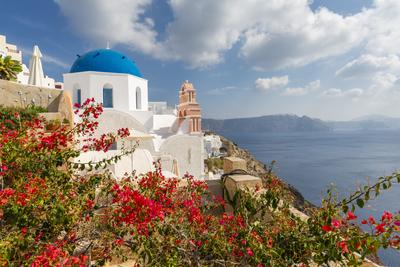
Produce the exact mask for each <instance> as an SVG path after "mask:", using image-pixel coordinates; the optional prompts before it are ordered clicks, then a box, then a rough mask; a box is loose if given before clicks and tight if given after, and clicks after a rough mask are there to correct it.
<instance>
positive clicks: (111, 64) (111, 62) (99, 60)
mask: <svg viewBox="0 0 400 267" xmlns="http://www.w3.org/2000/svg"><path fill="white" fill-rule="evenodd" d="M83 71H99V72H112V73H126V74H132V75H135V76H137V77H142V74H141V73H140V71H139V69H138V67H137V66H136V64H135V63H134V62H133V61H132V60H130V59H129V58H128V57H127V56H125V55H124V54H122V53H120V52H117V51H115V50H111V49H98V50H93V51H90V52H87V53H86V54H84V55H82V56H78V58H77V60H75V62H74V64H73V65H72V67H71V70H70V72H71V73H74V72H83Z"/></svg>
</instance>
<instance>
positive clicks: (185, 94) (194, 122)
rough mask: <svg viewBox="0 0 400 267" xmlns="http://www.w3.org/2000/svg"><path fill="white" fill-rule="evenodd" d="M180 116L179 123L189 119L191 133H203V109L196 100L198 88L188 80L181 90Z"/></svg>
mask: <svg viewBox="0 0 400 267" xmlns="http://www.w3.org/2000/svg"><path fill="white" fill-rule="evenodd" d="M178 118H179V125H181V124H182V123H183V121H185V120H187V121H188V123H189V134H198V133H201V109H200V105H199V103H197V102H196V89H195V88H194V87H193V84H191V83H189V81H188V80H186V81H185V82H184V83H183V84H182V86H181V89H180V90H179V105H178Z"/></svg>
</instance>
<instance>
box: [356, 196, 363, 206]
mask: <svg viewBox="0 0 400 267" xmlns="http://www.w3.org/2000/svg"><path fill="white" fill-rule="evenodd" d="M357 205H358V206H359V207H360V208H363V207H364V200H362V199H361V198H359V199H357Z"/></svg>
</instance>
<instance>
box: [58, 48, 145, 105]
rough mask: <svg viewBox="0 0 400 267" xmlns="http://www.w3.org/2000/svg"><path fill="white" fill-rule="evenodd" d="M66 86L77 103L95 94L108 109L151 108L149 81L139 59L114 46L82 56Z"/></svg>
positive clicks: (73, 67)
mask: <svg viewBox="0 0 400 267" xmlns="http://www.w3.org/2000/svg"><path fill="white" fill-rule="evenodd" d="M77 57H78V58H77V59H76V60H75V62H74V64H73V65H72V67H71V70H70V72H69V73H67V74H64V86H65V88H68V89H69V90H72V92H71V93H72V97H73V101H74V102H75V103H80V102H82V100H83V99H86V98H88V97H94V98H95V99H96V101H98V102H102V103H103V106H104V108H114V109H117V110H119V109H120V110H123V111H147V109H148V88H147V80H146V79H144V78H143V77H142V74H141V73H140V71H139V69H138V67H137V66H136V64H135V62H133V61H132V60H131V59H129V58H128V57H127V56H125V55H124V54H122V53H120V52H118V51H115V50H112V49H98V50H93V51H90V52H87V53H86V54H84V55H78V56H77Z"/></svg>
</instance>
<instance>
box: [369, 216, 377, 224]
mask: <svg viewBox="0 0 400 267" xmlns="http://www.w3.org/2000/svg"><path fill="white" fill-rule="evenodd" d="M368 222H369V223H370V224H376V222H375V219H374V217H372V216H369V217H368Z"/></svg>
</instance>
